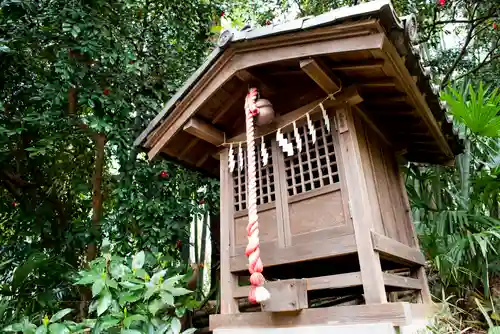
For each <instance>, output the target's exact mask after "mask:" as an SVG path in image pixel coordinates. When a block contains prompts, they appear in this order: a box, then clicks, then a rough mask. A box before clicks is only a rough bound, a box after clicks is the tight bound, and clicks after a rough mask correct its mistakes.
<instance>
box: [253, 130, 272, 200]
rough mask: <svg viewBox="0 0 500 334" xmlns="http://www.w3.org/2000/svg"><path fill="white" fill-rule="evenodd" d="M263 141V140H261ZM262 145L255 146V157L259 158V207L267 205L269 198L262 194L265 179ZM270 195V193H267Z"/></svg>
mask: <svg viewBox="0 0 500 334" xmlns="http://www.w3.org/2000/svg"><path fill="white" fill-rule="evenodd" d="M261 140H263V139H262V138H261ZM260 145H261V143H260V142H259V143H256V144H255V150H256V152H255V155H256V158H257V183H258V186H259V196H257V204H258V205H262V204H264V203H267V202H268V201H267V198H266V196H265V195H264V193H263V192H262V179H263V176H262V169H263V167H262V158H261V156H260ZM267 194H268V195H269V192H268V193H267Z"/></svg>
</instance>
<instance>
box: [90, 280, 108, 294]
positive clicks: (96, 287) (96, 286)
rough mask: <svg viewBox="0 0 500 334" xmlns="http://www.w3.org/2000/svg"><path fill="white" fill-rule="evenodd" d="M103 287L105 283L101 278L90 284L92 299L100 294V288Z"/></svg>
mask: <svg viewBox="0 0 500 334" xmlns="http://www.w3.org/2000/svg"><path fill="white" fill-rule="evenodd" d="M104 285H105V281H104V279H102V278H100V279H98V280H97V281H95V282H94V284H92V297H95V296H97V295H98V294H100V293H101V291H102V288H104Z"/></svg>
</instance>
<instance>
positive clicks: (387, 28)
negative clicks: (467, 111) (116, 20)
mask: <svg viewBox="0 0 500 334" xmlns="http://www.w3.org/2000/svg"><path fill="white" fill-rule="evenodd" d="M369 21H371V22H373V21H376V22H377V24H378V25H379V26H380V27H381V28H382V29H381V32H383V33H384V35H385V37H386V38H387V39H388V40H389V41H390V42H391V43H392V45H393V46H394V48H395V49H396V51H397V54H398V55H399V57H401V59H402V61H403V62H404V66H405V67H406V69H407V70H408V71H409V73H410V74H411V76H412V77H413V78H414V80H415V83H416V86H417V87H418V90H419V93H420V94H421V95H422V97H423V98H424V99H425V101H424V103H425V104H426V108H427V109H428V110H430V112H432V115H433V116H434V118H435V121H436V122H437V123H438V124H439V127H440V131H441V132H442V133H443V134H444V137H445V138H446V143H447V145H449V150H448V153H446V154H444V156H443V155H442V154H441V155H440V156H438V154H436V158H435V159H434V158H430V159H429V161H425V160H426V159H425V158H420V157H418V156H417V155H412V156H410V160H414V161H420V162H437V163H442V162H444V161H445V160H446V159H448V160H449V159H452V157H453V155H455V154H458V153H459V152H460V150H461V143H460V141H459V139H458V138H457V136H456V133H454V131H453V128H452V124H451V121H450V120H449V119H448V118H447V117H446V113H445V106H444V105H443V104H442V103H441V102H440V101H439V96H438V95H439V89H438V86H436V85H434V84H432V81H433V80H432V76H431V72H430V69H428V68H424V67H423V61H422V59H421V56H420V51H419V50H420V49H419V47H418V46H417V45H415V44H414V42H415V37H416V21H415V18H414V17H412V16H408V17H402V18H399V17H398V16H397V15H396V13H395V11H394V8H393V6H392V4H391V2H390V1H389V0H376V1H371V2H367V3H363V4H360V5H357V6H352V7H342V8H338V9H335V10H332V11H329V12H327V13H324V14H321V15H318V16H313V17H303V18H299V19H296V20H292V21H288V22H284V23H279V24H271V25H267V26H263V27H255V28H251V27H250V28H246V29H244V30H242V31H225V32H223V33H222V34H221V36H220V38H219V45H218V46H217V47H215V49H214V50H213V51H212V52H211V54H210V55H209V56H208V58H207V59H206V60H205V62H204V63H203V64H202V65H201V66H200V67H199V68H198V69H197V70H196V71H195V72H194V73H193V74H192V75H191V76H190V78H189V79H188V80H187V81H186V82H185V84H184V85H183V86H182V87H181V88H180V89H179V90H178V91H177V92H176V93H175V95H174V96H172V98H171V99H170V100H169V101H168V102H167V103H166V104H165V106H164V108H163V109H162V110H161V112H159V113H158V115H157V116H156V117H155V118H154V119H153V120H152V121H151V122H150V123H149V125H148V126H147V128H146V129H145V130H144V131H143V132H142V133H141V134H140V135H139V137H138V138H137V139H136V141H135V145H137V146H140V147H142V148H144V149H146V150H149V151H151V149H152V148H153V147H154V146H155V145H156V144H157V142H158V137H159V136H160V134H159V132H161V131H163V130H162V129H161V128H162V126H165V124H166V123H168V122H170V121H171V120H169V119H170V118H172V120H175V117H177V116H175V117H173V116H171V114H172V111H173V110H174V109H176V108H177V106H179V105H181V104H182V103H185V101H186V100H187V99H188V98H189V100H191V96H190V95H189V94H192V91H193V90H195V91H196V89H197V88H198V86H199V85H200V81H202V80H203V79H204V78H205V77H206V76H209V75H210V73H208V74H207V72H209V71H212V70H213V69H214V67H216V66H217V65H218V63H222V62H223V60H222V58H223V56H224V55H225V54H227V53H228V50H231V49H237V48H238V47H241V45H243V46H245V47H246V46H247V45H249V44H248V43H252V42H253V43H255V42H260V41H261V40H262V41H263V42H262V43H266V41H274V40H273V37H277V38H278V37H279V36H283V35H289V36H293V35H295V34H303V35H301V36H304V37H303V38H307V37H306V35H305V34H308V33H310V34H311V36H313V34H314V32H315V31H321V29H322V28H323V29H326V28H327V27H337V26H338V27H343V26H346V31H347V30H349V29H351V30H352V29H354V28H351V27H353V24H355V23H356V22H357V23H358V25H359V22H369ZM358 51H359V52H360V51H361V49H359V50H358ZM299 56H300V55H299ZM228 57H229V56H228ZM229 58H230V57H229ZM334 60H336V59H334ZM376 60H377V59H372V60H370V61H372V62H375V61H376ZM398 61H399V60H398ZM226 63H227V61H226ZM256 64H257V63H256ZM339 64H340V63H339ZM221 66H223V65H221ZM221 68H222V67H221ZM264 70H265V68H262V69H261V72H262V71H264ZM344 74H345V73H344ZM250 76H252V75H251V74H250ZM346 76H347V77H349V75H346ZM247 77H248V76H247ZM240 79H241V76H240ZM365 79H366V78H365ZM230 81H231V79H229V80H226V81H225V83H224V84H226V85H228V82H230ZM243 81H244V80H243ZM221 85H222V84H221ZM226 91H227V93H228V95H231V94H232V92H231V88H229V89H227V88H226ZM238 92H239V91H238ZM238 92H236V91H235V92H233V93H234V94H237V93H238ZM188 95H189V96H188ZM212 95H213V94H212ZM209 98H212V96H207V99H209ZM186 103H190V102H186ZM219 108H220V105H219ZM202 116H203V117H202V119H204V120H205V121H208V123H210V122H211V123H212V124H215V123H216V122H215V120H214V118H213V117H211V115H202ZM233 121H234V120H233ZM184 123H185V122H184ZM215 125H217V124H215ZM181 128H182V127H181ZM219 128H220V130H222V131H224V132H226V128H224V127H223V126H222V125H221V126H220V127H219ZM160 130H161V131H160ZM178 130H179V129H178V128H175V129H173V130H172V131H174V132H176V131H178ZM154 136H156V137H157V138H156V139H154V140H153V139H151V138H152V137H154ZM181 139H182V138H177V141H178V140H181ZM191 140H192V138H191ZM412 140H414V139H412ZM207 148H208V146H207V147H206V148H202V149H201V151H203V150H205V149H207ZM167 151H168V150H167ZM157 153H166V155H167V156H170V157H173V158H176V159H177V160H182V159H178V158H179V157H178V156H177V155H178V154H177V153H178V152H177V153H173V154H169V152H165V151H164V150H162V151H161V152H158V149H156V151H155V154H152V155H151V154H150V158H152V157H153V156H154V155H156V154H157ZM184 153H185V152H184ZM413 156H415V157H416V159H412V158H413ZM198 158H199V157H198ZM209 160H210V159H209ZM181 162H182V161H181ZM187 165H188V166H190V167H193V163H188V164H187ZM197 167H200V166H197ZM212 168H213V166H210V167H208V169H209V170H212ZM201 169H205V170H206V169H207V168H203V167H202V168H201Z"/></svg>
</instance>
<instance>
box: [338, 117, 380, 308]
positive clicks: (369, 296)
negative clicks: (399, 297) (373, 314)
mask: <svg viewBox="0 0 500 334" xmlns="http://www.w3.org/2000/svg"><path fill="white" fill-rule="evenodd" d="M337 119H338V120H339V121H338V123H339V124H338V129H339V132H341V133H340V135H339V137H340V151H341V152H340V153H341V154H342V162H343V164H344V171H345V179H346V185H347V188H348V189H349V203H350V208H351V216H352V224H353V227H354V235H355V238H356V245H357V249H358V258H359V265H360V268H361V275H362V277H363V290H364V296H365V300H366V303H367V304H380V303H386V302H387V296H386V294H385V287H384V280H383V278H382V267H381V264H380V258H379V255H378V253H377V252H375V251H374V248H373V244H372V238H371V236H370V231H371V230H372V229H373V228H374V224H375V223H374V220H373V217H372V212H373V208H372V207H371V206H372V205H373V203H371V202H370V199H369V197H368V195H367V194H368V190H367V181H366V178H367V177H371V176H370V175H366V174H365V172H364V169H363V166H364V164H369V163H370V161H365V160H364V159H363V158H362V155H361V153H360V149H362V147H360V144H359V142H358V139H357V135H356V126H355V123H354V119H353V116H352V113H351V112H350V111H349V110H342V109H341V110H337ZM344 123H345V124H344ZM342 128H344V130H342V131H344V132H342V131H341V130H340V129H342ZM345 130H347V131H345Z"/></svg>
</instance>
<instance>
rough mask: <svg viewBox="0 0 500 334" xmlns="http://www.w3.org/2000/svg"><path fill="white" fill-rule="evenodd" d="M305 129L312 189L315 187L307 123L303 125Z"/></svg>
mask: <svg viewBox="0 0 500 334" xmlns="http://www.w3.org/2000/svg"><path fill="white" fill-rule="evenodd" d="M303 129H304V137H305V138H304V141H305V144H306V155H307V165H308V166H309V182H310V183H311V189H314V181H313V173H312V164H311V148H310V147H309V136H308V135H307V125H304V126H303Z"/></svg>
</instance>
